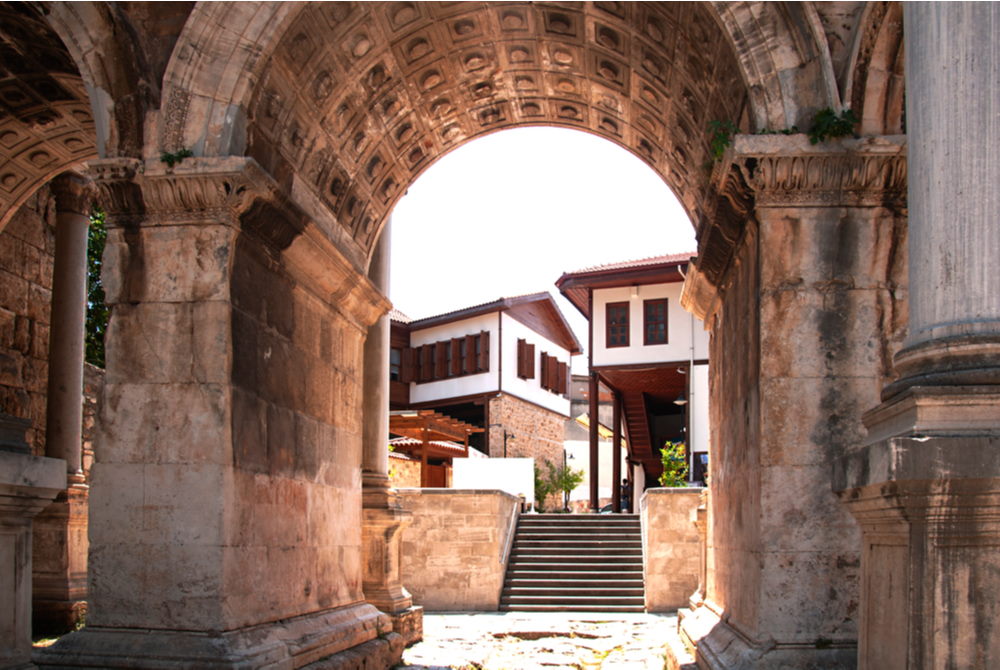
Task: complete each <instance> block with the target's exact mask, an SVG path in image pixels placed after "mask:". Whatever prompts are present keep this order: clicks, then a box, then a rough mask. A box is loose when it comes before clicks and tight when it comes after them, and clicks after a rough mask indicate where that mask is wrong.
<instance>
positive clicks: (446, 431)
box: [389, 409, 483, 486]
mask: <svg viewBox="0 0 1000 670" xmlns="http://www.w3.org/2000/svg"><path fill="white" fill-rule="evenodd" d="M389 432H390V433H393V434H395V435H402V436H403V437H409V438H412V439H415V440H420V442H421V447H420V485H421V486H427V456H428V454H430V453H431V452H445V451H446V450H444V449H435V447H434V444H433V442H440V441H455V442H461V443H462V444H463V445H464V449H465V455H466V456H468V455H469V435H471V434H472V433H481V432H483V429H482V428H479V427H478V426H474V425H472V424H471V423H466V422H464V421H459V420H458V419H453V418H452V417H450V416H447V415H445V414H441V413H440V412H435V411H434V410H431V409H420V410H397V411H394V412H389ZM436 455H440V456H453V455H454V454H453V453H437V454H436Z"/></svg>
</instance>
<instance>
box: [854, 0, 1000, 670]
mask: <svg viewBox="0 0 1000 670" xmlns="http://www.w3.org/2000/svg"><path fill="white" fill-rule="evenodd" d="M904 18H905V22H906V85H907V133H908V135H909V145H910V162H911V168H910V181H909V207H910V237H909V252H910V260H911V264H910V272H909V282H910V310H909V332H908V335H907V338H906V341H905V343H904V347H903V348H902V349H901V350H900V351H898V352H897V353H896V355H895V359H894V362H895V365H896V368H897V370H898V372H899V378H898V379H896V380H895V381H894V382H893V383H891V384H888V385H886V386H885V388H884V390H883V392H882V403H881V404H879V405H878V406H877V407H875V408H874V409H872V410H871V411H869V412H868V413H867V414H865V417H864V422H865V426H866V427H867V429H868V432H867V435H866V436H859V437H862V438H863V439H858V440H856V442H855V445H854V448H853V449H852V450H851V451H850V453H848V454H847V455H845V456H844V457H843V458H842V459H841V460H840V462H839V463H838V466H839V467H838V469H837V473H836V474H837V480H836V486H837V489H838V490H839V491H840V495H841V498H842V500H843V501H844V502H845V503H846V505H847V507H848V508H849V509H850V511H851V513H852V514H853V515H854V516H855V518H856V519H857V520H858V523H859V524H860V525H861V531H862V544H861V547H862V553H861V611H860V612H859V614H860V638H861V639H860V654H859V662H858V666H859V667H860V668H862V669H863V670H882V669H884V668H888V669H894V668H992V667H997V665H998V664H1000V629H998V628H997V620H998V617H1000V605H998V604H997V599H996V597H995V595H994V594H995V593H996V592H997V590H998V589H1000V274H998V273H997V269H996V256H997V250H998V249H1000V227H998V226H997V214H998V211H1000V194H998V191H997V184H998V183H1000V161H998V160H997V156H996V147H997V145H998V143H1000V121H998V117H997V108H998V106H1000V48H998V46H997V44H996V39H995V34H994V30H995V27H996V26H997V25H1000V7H998V6H997V5H996V4H994V3H981V4H980V3H907V4H905V5H904ZM873 404H874V403H873Z"/></svg>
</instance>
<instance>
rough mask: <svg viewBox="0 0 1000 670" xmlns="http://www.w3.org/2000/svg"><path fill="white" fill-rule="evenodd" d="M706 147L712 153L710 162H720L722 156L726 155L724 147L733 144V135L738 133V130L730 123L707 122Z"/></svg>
mask: <svg viewBox="0 0 1000 670" xmlns="http://www.w3.org/2000/svg"><path fill="white" fill-rule="evenodd" d="M708 132H709V138H708V146H709V150H710V151H711V152H712V160H714V161H720V160H722V155H723V154H724V153H726V147H728V146H729V145H730V144H732V143H733V135H735V134H736V133H738V132H739V128H737V127H736V124H735V123H733V122H732V121H709V122H708Z"/></svg>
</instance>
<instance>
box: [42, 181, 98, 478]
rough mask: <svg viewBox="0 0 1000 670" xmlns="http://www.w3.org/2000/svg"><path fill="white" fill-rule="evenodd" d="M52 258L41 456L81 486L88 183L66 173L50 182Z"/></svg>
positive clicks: (89, 200)
mask: <svg viewBox="0 0 1000 670" xmlns="http://www.w3.org/2000/svg"><path fill="white" fill-rule="evenodd" d="M52 193H53V195H54V196H55V199H56V253H55V264H54V265H55V267H54V270H53V276H52V313H51V317H50V318H51V328H50V330H49V383H48V396H47V398H48V405H47V408H46V427H45V453H46V455H48V456H49V457H51V458H61V459H63V460H64V461H66V467H67V470H68V473H69V475H70V481H71V482H79V483H82V482H83V469H82V461H81V449H82V447H81V440H82V423H83V344H84V326H85V324H86V318H87V230H88V228H89V226H90V209H91V202H92V191H91V186H90V182H89V181H88V180H86V179H84V178H83V177H81V176H79V175H75V174H72V173H66V174H63V175H61V176H59V177H57V178H56V179H55V180H54V181H53V182H52Z"/></svg>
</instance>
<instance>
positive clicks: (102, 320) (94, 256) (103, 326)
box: [84, 209, 108, 368]
mask: <svg viewBox="0 0 1000 670" xmlns="http://www.w3.org/2000/svg"><path fill="white" fill-rule="evenodd" d="M107 237H108V231H107V228H106V227H105V225H104V212H103V211H101V210H99V209H95V210H94V212H93V213H92V214H91V215H90V230H89V231H88V234H87V324H86V330H85V334H84V338H85V339H84V358H85V359H86V361H87V362H88V363H90V364H91V365H96V366H97V367H99V368H103V367H104V333H105V331H106V330H107V328H108V306H107V305H106V304H105V303H104V286H103V284H101V256H103V255H104V243H105V241H106V240H107Z"/></svg>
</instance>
